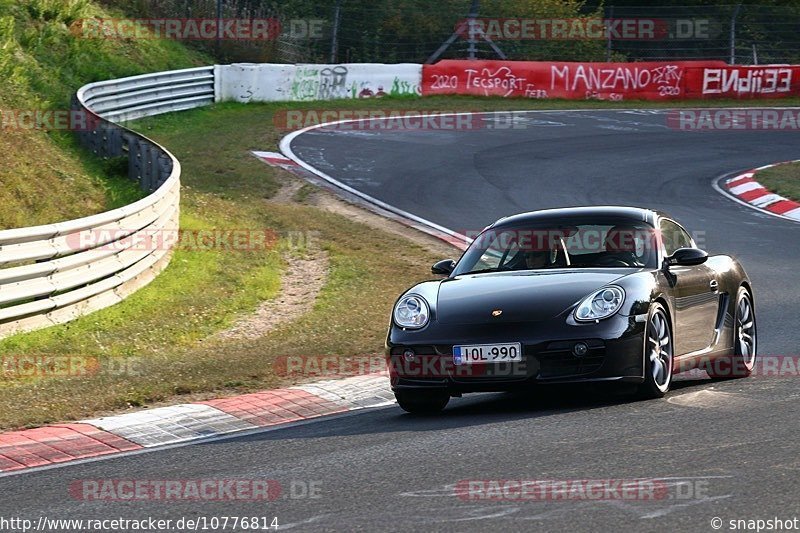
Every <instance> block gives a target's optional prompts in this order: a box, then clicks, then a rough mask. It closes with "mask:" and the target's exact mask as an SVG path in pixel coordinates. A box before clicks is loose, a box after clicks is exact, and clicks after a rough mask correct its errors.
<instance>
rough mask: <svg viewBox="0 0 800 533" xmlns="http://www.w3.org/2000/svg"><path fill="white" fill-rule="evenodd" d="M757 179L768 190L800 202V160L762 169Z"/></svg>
mask: <svg viewBox="0 0 800 533" xmlns="http://www.w3.org/2000/svg"><path fill="white" fill-rule="evenodd" d="M756 179H757V180H758V182H759V183H760V184H761V185H763V186H764V187H766V188H767V189H768V190H770V191H772V192H774V193H777V194H780V195H781V196H783V197H785V198H789V199H791V200H794V201H795V202H800V162H797V163H786V164H785V165H776V166H774V167H770V168H767V169H764V170H761V171H759V173H758V175H757V176H756Z"/></svg>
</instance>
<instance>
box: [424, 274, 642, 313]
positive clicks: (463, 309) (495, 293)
mask: <svg viewBox="0 0 800 533" xmlns="http://www.w3.org/2000/svg"><path fill="white" fill-rule="evenodd" d="M636 271H637V270H634V269H614V270H610V269H598V270H585V269H581V270H558V271H524V272H500V273H491V274H473V275H462V276H457V277H455V278H451V279H447V280H444V281H442V282H441V284H440V285H439V295H438V299H437V304H436V316H437V320H438V321H439V322H441V323H442V324H484V323H486V322H489V321H492V322H496V323H502V322H527V321H541V320H548V319H551V318H554V317H557V316H558V315H560V314H562V313H563V312H564V311H566V310H567V309H569V308H570V307H572V306H573V305H574V304H576V303H577V302H578V301H580V300H581V299H583V298H585V297H586V296H588V295H589V293H591V292H592V291H594V290H597V289H600V288H601V287H603V286H605V285H608V284H609V283H611V282H613V281H615V280H617V279H619V278H621V277H624V276H626V275H627V274H630V273H632V272H636ZM497 309H499V310H502V314H501V315H500V316H498V317H493V316H492V311H494V310H497Z"/></svg>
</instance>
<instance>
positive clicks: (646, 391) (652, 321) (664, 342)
mask: <svg viewBox="0 0 800 533" xmlns="http://www.w3.org/2000/svg"><path fill="white" fill-rule="evenodd" d="M673 354H674V351H673V348H672V330H671V328H670V325H669V319H668V318H667V313H666V311H664V307H663V306H662V305H661V304H658V303H655V304H653V305H652V307H651V308H650V313H649V315H648V319H647V328H645V343H644V383H642V384H641V385H640V386H639V391H638V392H639V396H640V397H641V398H644V399H650V398H663V397H664V395H665V394H666V393H667V391H668V390H669V387H670V385H671V384H672V365H673Z"/></svg>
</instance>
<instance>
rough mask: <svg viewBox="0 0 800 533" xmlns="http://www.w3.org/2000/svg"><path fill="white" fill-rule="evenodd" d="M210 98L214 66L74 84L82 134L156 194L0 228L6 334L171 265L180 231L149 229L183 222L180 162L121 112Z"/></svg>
mask: <svg viewBox="0 0 800 533" xmlns="http://www.w3.org/2000/svg"><path fill="white" fill-rule="evenodd" d="M213 102H214V68H213V67H202V68H194V69H187V70H177V71H171V72H160V73H156V74H146V75H143V76H133V77H130V78H122V79H118V80H110V81H103V82H98V83H91V84H89V85H86V86H84V87H82V88H81V89H80V90H79V91H78V93H77V94H76V95H75V98H74V99H73V108H74V110H75V111H78V112H81V113H85V116H86V117H87V120H88V122H87V123H89V124H91V127H90V128H88V129H87V130H86V131H83V132H81V133H80V134H79V136H80V140H81V143H82V144H83V145H84V146H86V147H88V148H89V149H90V150H91V151H92V152H94V153H95V154H96V155H98V156H100V157H123V156H124V157H127V158H128V175H129V177H130V178H131V179H134V180H136V181H137V182H138V183H139V185H140V186H141V188H142V189H143V190H145V191H148V192H149V193H150V194H149V195H148V196H146V197H144V198H142V199H141V200H138V201H137V202H134V203H132V204H130V205H127V206H124V207H121V208H119V209H114V210H112V211H108V212H105V213H100V214H97V215H92V216H89V217H84V218H79V219H76V220H70V221H67V222H59V223H56V224H46V225H42V226H34V227H29V228H18V229H9V230H2V231H0V338H2V337H6V336H9V335H12V334H14V333H19V332H23V331H30V330H33V329H38V328H41V327H46V326H50V325H54V324H58V323H63V322H67V321H69V320H72V319H74V318H77V317H78V316H81V315H84V314H87V313H90V312H93V311H96V310H98V309H102V308H104V307H108V306H110V305H113V304H115V303H117V302H119V301H121V300H122V299H124V298H125V297H127V296H128V295H129V294H131V293H133V292H135V291H136V290H138V289H139V288H141V287H143V286H145V285H147V284H148V283H149V282H150V281H152V280H153V278H155V276H156V275H157V274H158V273H159V272H160V271H161V270H163V269H164V268H165V267H166V265H167V264H168V263H169V260H170V258H171V255H172V249H171V247H172V241H174V239H169V238H167V239H165V238H157V239H156V240H155V241H153V240H152V239H151V237H152V236H154V235H163V234H164V233H165V232H170V231H177V229H178V214H179V200H180V175H181V166H180V163H179V162H178V160H177V159H176V158H175V156H173V155H172V154H171V153H169V152H168V151H167V150H166V149H165V148H163V147H162V146H160V145H159V144H157V143H155V142H154V141H151V140H150V139H148V138H147V137H144V136H143V135H140V134H139V133H136V132H134V131H132V130H130V129H128V128H125V127H124V126H121V125H119V124H117V122H121V121H125V120H133V119H136V118H141V117H147V116H152V115H157V114H160V113H167V112H171V111H181V110H185V109H191V108H194V107H199V106H203V105H209V104H212V103H213ZM153 242H155V245H153V244H152V243H153ZM142 244H144V246H142Z"/></svg>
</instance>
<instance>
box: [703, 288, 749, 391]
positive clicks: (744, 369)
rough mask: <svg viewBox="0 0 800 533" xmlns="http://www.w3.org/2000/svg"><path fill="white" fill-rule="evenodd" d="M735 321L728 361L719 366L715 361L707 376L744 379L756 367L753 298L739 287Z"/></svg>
mask: <svg viewBox="0 0 800 533" xmlns="http://www.w3.org/2000/svg"><path fill="white" fill-rule="evenodd" d="M735 313H736V319H735V320H734V330H733V355H732V356H731V359H730V360H724V359H725V358H723V360H724V361H723V362H724V363H725V364H721V362H720V361H719V360H717V361H716V362H715V363H714V364H712V365H711V367H712V368H711V369H709V370H708V375H709V376H711V377H712V378H715V379H723V378H746V377H748V376H749V375H750V374H752V373H753V368H754V367H755V366H756V353H757V352H756V349H757V348H758V344H757V341H758V335H757V331H756V313H755V309H754V307H753V297H752V296H750V293H749V292H748V291H747V289H746V288H744V287H739V292H738V293H737V295H736V311H735Z"/></svg>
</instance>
